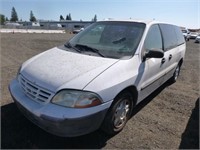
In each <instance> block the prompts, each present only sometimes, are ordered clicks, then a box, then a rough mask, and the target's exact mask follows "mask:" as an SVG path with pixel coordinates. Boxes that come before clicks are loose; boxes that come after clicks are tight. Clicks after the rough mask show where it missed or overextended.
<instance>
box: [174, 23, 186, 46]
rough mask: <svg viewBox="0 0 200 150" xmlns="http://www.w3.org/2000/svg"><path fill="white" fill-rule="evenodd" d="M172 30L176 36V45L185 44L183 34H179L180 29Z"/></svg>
mask: <svg viewBox="0 0 200 150" xmlns="http://www.w3.org/2000/svg"><path fill="white" fill-rule="evenodd" d="M174 29H175V32H176V35H177V40H178V43H177V44H178V45H181V44H183V43H185V39H184V37H183V34H182V32H181V29H180V28H179V27H177V26H174ZM186 32H187V31H186Z"/></svg>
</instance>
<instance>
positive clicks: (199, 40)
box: [194, 33, 200, 43]
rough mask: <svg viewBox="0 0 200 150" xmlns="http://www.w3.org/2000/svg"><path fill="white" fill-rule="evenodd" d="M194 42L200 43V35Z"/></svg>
mask: <svg viewBox="0 0 200 150" xmlns="http://www.w3.org/2000/svg"><path fill="white" fill-rule="evenodd" d="M194 42H195V43H200V33H199V34H198V35H197V37H196V39H195V41H194Z"/></svg>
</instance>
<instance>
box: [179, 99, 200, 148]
mask: <svg viewBox="0 0 200 150" xmlns="http://www.w3.org/2000/svg"><path fill="white" fill-rule="evenodd" d="M199 148H200V147H199V98H198V99H197V101H196V104H195V108H194V109H193V110H192V114H191V116H190V119H189V121H188V124H187V126H186V128H185V131H184V133H183V134H182V139H181V143H180V146H179V149H199Z"/></svg>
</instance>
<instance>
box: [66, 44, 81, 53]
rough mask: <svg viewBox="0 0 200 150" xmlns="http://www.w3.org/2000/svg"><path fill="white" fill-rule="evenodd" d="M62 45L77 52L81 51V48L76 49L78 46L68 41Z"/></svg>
mask: <svg viewBox="0 0 200 150" xmlns="http://www.w3.org/2000/svg"><path fill="white" fill-rule="evenodd" d="M64 46H65V47H67V48H72V49H74V50H76V51H77V52H79V53H81V50H80V49H78V48H76V47H74V46H72V45H71V44H70V43H69V42H68V43H66V44H64Z"/></svg>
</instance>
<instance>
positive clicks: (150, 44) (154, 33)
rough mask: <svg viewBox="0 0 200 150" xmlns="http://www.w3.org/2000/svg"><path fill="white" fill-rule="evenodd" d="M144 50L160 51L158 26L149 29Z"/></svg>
mask: <svg viewBox="0 0 200 150" xmlns="http://www.w3.org/2000/svg"><path fill="white" fill-rule="evenodd" d="M144 48H145V50H151V49H162V37H161V34H160V29H159V26H158V25H153V26H151V27H150V29H149V32H148V33H147V37H146V39H145V42H144Z"/></svg>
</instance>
